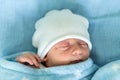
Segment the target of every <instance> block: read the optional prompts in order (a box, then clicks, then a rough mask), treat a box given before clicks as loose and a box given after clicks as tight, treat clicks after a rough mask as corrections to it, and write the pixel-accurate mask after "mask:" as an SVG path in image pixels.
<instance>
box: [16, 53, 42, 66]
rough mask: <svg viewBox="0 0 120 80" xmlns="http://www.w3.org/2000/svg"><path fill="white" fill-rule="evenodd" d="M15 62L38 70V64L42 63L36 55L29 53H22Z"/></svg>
mask: <svg viewBox="0 0 120 80" xmlns="http://www.w3.org/2000/svg"><path fill="white" fill-rule="evenodd" d="M16 61H18V62H20V63H22V64H28V65H30V66H33V67H36V68H39V67H40V62H41V61H42V60H41V59H40V57H39V56H38V55H37V54H33V53H30V52H27V53H24V54H22V55H20V56H18V57H17V58H16Z"/></svg>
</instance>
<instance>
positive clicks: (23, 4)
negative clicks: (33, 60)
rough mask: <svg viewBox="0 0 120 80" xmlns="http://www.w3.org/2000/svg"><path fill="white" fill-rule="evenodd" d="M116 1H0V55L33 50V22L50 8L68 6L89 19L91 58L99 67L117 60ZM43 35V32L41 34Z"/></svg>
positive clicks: (119, 10)
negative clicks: (91, 46) (91, 45)
mask: <svg viewBox="0 0 120 80" xmlns="http://www.w3.org/2000/svg"><path fill="white" fill-rule="evenodd" d="M119 3H120V0H0V58H2V57H3V56H7V55H11V54H16V53H18V52H22V51H36V49H35V48H34V47H33V46H32V44H31V38H32V35H33V32H34V24H35V22H36V21H37V20H38V19H39V18H41V17H42V16H44V15H45V13H46V12H48V11H50V10H52V9H63V8H68V9H71V10H72V11H73V12H74V13H76V14H80V15H83V16H85V17H87V18H88V20H89V22H90V27H89V32H90V35H91V41H92V44H93V49H92V51H91V57H92V59H93V60H94V62H95V63H96V64H97V65H99V66H103V65H105V64H107V63H109V62H111V61H115V60H118V59H120V35H119V32H120V7H119V5H120V4H119ZM43 36H44V35H43Z"/></svg>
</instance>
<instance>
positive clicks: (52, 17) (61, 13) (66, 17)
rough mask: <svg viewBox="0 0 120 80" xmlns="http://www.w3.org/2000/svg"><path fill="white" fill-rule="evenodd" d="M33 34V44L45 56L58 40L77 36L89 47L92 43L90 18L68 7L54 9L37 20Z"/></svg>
mask: <svg viewBox="0 0 120 80" xmlns="http://www.w3.org/2000/svg"><path fill="white" fill-rule="evenodd" d="M35 28H36V31H35V33H34V35H33V46H34V47H36V48H38V55H39V56H40V57H41V58H44V57H45V55H46V54H47V52H48V51H49V50H50V48H51V47H52V46H53V45H55V44H56V43H57V42H59V41H62V40H65V39H68V38H76V39H80V40H83V41H85V42H86V43H87V44H88V46H89V49H90V50H91V48H92V45H91V42H90V39H89V33H88V20H87V19H86V18H85V17H82V16H80V15H77V14H73V13H72V12H71V11H70V10H68V9H63V10H52V11H50V12H48V13H47V14H46V15H45V17H43V18H41V19H40V20H38V21H37V23H36V25H35Z"/></svg>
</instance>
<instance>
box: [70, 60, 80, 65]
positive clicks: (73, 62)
mask: <svg viewBox="0 0 120 80" xmlns="http://www.w3.org/2000/svg"><path fill="white" fill-rule="evenodd" d="M79 62H81V60H74V61H71V64H75V63H79Z"/></svg>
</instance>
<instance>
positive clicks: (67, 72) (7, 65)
mask: <svg viewBox="0 0 120 80" xmlns="http://www.w3.org/2000/svg"><path fill="white" fill-rule="evenodd" d="M18 55H20V54H19V53H18V54H14V55H11V56H6V57H4V58H2V59H0V73H1V75H0V80H54V79H56V80H90V78H91V77H92V74H93V73H94V72H95V71H96V70H97V69H98V67H97V66H96V65H95V64H94V63H93V61H92V59H90V58H89V59H88V60H86V61H83V62H80V63H76V64H71V65H64V66H56V67H49V68H43V69H36V68H32V67H29V66H26V65H23V64H20V63H18V62H15V61H13V59H14V58H15V57H17V56H18Z"/></svg>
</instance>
